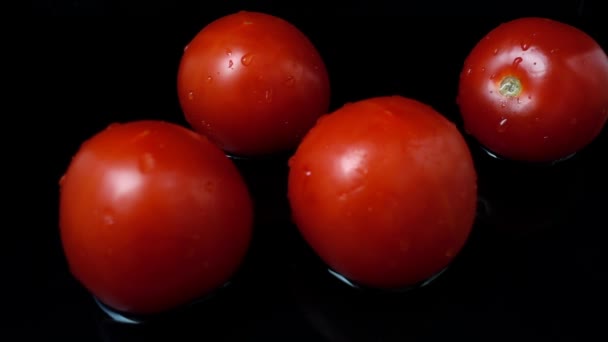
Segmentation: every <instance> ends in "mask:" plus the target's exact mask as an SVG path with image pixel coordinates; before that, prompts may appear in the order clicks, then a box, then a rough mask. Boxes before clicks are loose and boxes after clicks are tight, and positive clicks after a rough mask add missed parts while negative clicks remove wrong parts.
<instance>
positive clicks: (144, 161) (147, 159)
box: [139, 153, 156, 173]
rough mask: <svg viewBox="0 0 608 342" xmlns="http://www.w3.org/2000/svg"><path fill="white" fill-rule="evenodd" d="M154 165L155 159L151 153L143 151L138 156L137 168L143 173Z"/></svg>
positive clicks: (150, 169)
mask: <svg viewBox="0 0 608 342" xmlns="http://www.w3.org/2000/svg"><path fill="white" fill-rule="evenodd" d="M155 166H156V160H155V159H154V156H153V155H152V153H144V154H142V155H141V157H139V170H140V171H141V172H143V173H147V172H150V171H152V170H153V169H154V167H155Z"/></svg>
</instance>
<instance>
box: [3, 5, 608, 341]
mask: <svg viewBox="0 0 608 342" xmlns="http://www.w3.org/2000/svg"><path fill="white" fill-rule="evenodd" d="M202 3H208V2H202V1H201V2H200V3H199V4H197V5H194V4H188V5H183V6H182V5H180V4H178V3H170V2H160V1H155V2H154V1H153V2H143V1H135V2H124V4H121V5H118V4H117V3H110V2H104V1H101V0H97V1H90V2H87V1H77V2H57V1H55V2H54V1H46V2H44V1H38V2H37V6H35V8H34V9H35V10H36V12H37V13H43V14H49V13H55V14H90V13H105V14H141V13H143V14H157V15H162V14H167V16H158V17H151V16H147V17H144V18H136V17H130V18H125V17H122V18H86V19H83V18H68V19H62V20H59V19H52V18H51V19H49V18H42V19H36V20H33V21H32V30H33V32H35V34H32V35H29V36H27V42H28V45H29V47H28V50H27V51H28V54H29V57H30V58H31V60H32V61H31V62H30V63H29V67H28V70H29V71H30V72H31V76H30V77H31V79H28V82H31V85H30V86H29V88H28V89H26V90H24V91H26V92H27V93H28V96H29V97H30V98H31V103H26V104H25V107H26V108H27V112H28V113H29V114H28V116H27V118H28V119H29V120H28V121H30V126H31V124H32V123H35V125H34V126H35V127H32V128H31V131H30V133H31V136H33V137H34V138H35V141H34V143H35V144H37V147H36V148H35V149H36V155H37V156H45V157H46V160H48V162H39V161H34V164H36V165H37V166H36V167H33V168H30V169H29V171H27V172H34V175H33V176H31V177H30V176H28V177H29V178H28V179H29V180H28V182H27V184H28V186H30V187H31V191H30V192H29V194H35V196H33V195H28V196H29V197H28V198H29V201H26V200H24V201H22V202H20V203H23V204H24V205H25V206H27V207H28V208H31V207H33V205H40V207H39V208H40V209H38V211H37V215H31V213H30V215H29V216H23V218H24V219H25V221H23V223H22V227H23V229H22V230H21V231H20V233H22V234H19V238H20V239H22V240H19V241H18V243H14V244H13V243H10V245H14V248H9V250H10V251H11V252H12V251H13V249H14V250H15V254H14V255H11V256H10V258H9V259H10V260H11V263H12V264H13V265H17V266H16V267H14V269H15V271H14V272H15V273H14V274H15V275H14V276H10V275H9V276H8V277H9V278H10V279H13V280H10V279H9V280H8V282H9V283H10V284H9V285H14V287H11V288H10V291H11V292H7V293H8V295H7V296H8V297H10V298H9V302H11V303H12V302H14V303H15V304H16V309H15V310H12V311H11V312H10V315H9V318H8V320H6V319H5V320H4V323H6V326H7V328H17V331H18V334H20V335H16V336H21V337H20V338H8V337H4V336H0V339H1V340H6V341H9V340H10V341H13V340H14V341H20V340H28V337H30V336H35V337H34V339H35V340H40V339H44V340H51V339H55V338H56V339H57V340H62V341H72V340H74V341H112V342H115V341H176V342H179V341H337V342H341V341H445V340H460V339H462V340H465V341H471V340H474V341H520V340H536V341H562V340H563V341H595V340H604V338H605V336H603V335H605V332H604V331H603V328H602V327H603V325H604V323H605V316H606V315H605V312H604V311H605V308H606V304H608V303H607V302H606V298H607V297H606V288H608V268H607V265H608V264H607V263H606V261H607V260H606V259H607V258H606V256H607V255H608V252H607V251H606V247H605V246H606V241H607V240H606V238H607V237H608V234H606V230H607V229H606V228H607V227H608V219H607V218H606V210H607V208H608V201H607V200H606V194H607V193H608V180H606V175H607V174H608V167H607V166H606V156H607V153H608V134H607V132H606V129H604V132H603V133H602V135H601V136H600V137H599V138H598V139H597V140H596V141H595V142H594V143H593V144H592V145H591V146H589V147H588V148H586V149H585V150H583V151H581V152H580V153H578V154H576V155H575V156H573V157H572V158H570V159H568V160H565V161H562V162H559V163H555V164H554V165H526V164H520V163H514V162H510V161H505V160H497V159H495V158H493V157H491V156H489V155H488V154H487V153H486V152H485V151H484V150H483V149H482V148H481V147H480V146H478V145H477V144H476V143H475V142H474V141H473V140H472V139H470V140H469V142H470V146H471V150H472V152H473V155H474V157H475V163H476V168H477V170H478V175H479V196H480V201H479V206H478V216H477V220H476V223H475V227H474V231H473V234H472V235H471V237H470V239H469V242H468V243H467V245H466V247H465V249H464V250H463V251H462V253H461V254H460V255H458V257H457V259H456V260H455V262H454V263H453V264H452V265H451V266H450V267H449V268H448V269H447V270H446V271H445V272H444V273H443V274H441V275H440V276H439V277H438V278H437V279H436V280H435V281H433V282H432V283H430V284H429V285H427V286H425V287H423V288H420V289H416V290H413V291H408V292H403V293H384V292H375V291H362V290H358V289H355V288H351V287H349V286H347V285H345V284H344V283H342V282H340V281H339V280H337V279H336V278H335V277H333V276H332V275H331V274H330V273H329V272H328V270H327V268H326V267H325V266H324V265H323V264H322V263H321V262H320V261H319V260H318V259H317V258H316V257H315V255H314V254H313V253H312V252H311V251H310V249H309V248H308V247H307V246H306V244H305V243H304V242H303V241H302V239H301V237H300V236H299V235H298V232H297V230H296V228H295V227H294V226H293V225H292V224H291V223H290V220H289V210H288V209H289V208H288V203H287V200H286V177H287V170H288V169H287V159H288V157H289V154H287V155H284V156H275V157H272V158H268V159H264V160H255V161H254V160H234V162H235V163H236V164H237V166H238V167H239V169H240V170H241V171H242V174H243V175H244V177H245V178H246V180H247V183H248V185H249V187H250V190H251V192H252V194H253V196H254V198H255V206H256V220H257V221H256V226H255V236H254V241H253V244H252V247H251V250H250V253H249V255H248V257H247V260H246V261H245V264H244V265H243V267H242V269H241V270H240V272H239V274H237V275H236V276H235V278H234V279H233V281H232V282H231V283H230V284H229V285H228V286H227V287H226V288H224V289H222V290H221V291H218V292H217V293H215V295H214V296H212V297H210V298H208V299H206V300H204V301H201V302H200V303H197V304H196V305H193V306H192V307H190V308H187V309H184V310H182V311H180V312H175V313H169V314H167V315H166V316H163V317H159V318H157V319H152V320H150V321H149V322H147V323H145V324H125V323H120V322H117V321H115V320H112V318H111V317H110V316H109V315H107V314H106V313H104V311H103V310H101V309H100V307H99V306H98V305H97V303H96V302H95V299H94V298H93V297H92V296H91V295H90V294H88V293H87V292H86V291H85V290H84V289H83V288H82V287H81V286H80V285H79V284H78V283H77V282H76V281H75V280H74V279H73V278H72V277H71V276H70V274H69V271H68V269H67V266H66V263H65V260H64V259H63V254H62V251H61V245H60V242H59V237H58V227H57V214H58V212H57V196H58V185H57V181H58V180H59V177H60V175H61V174H62V173H63V171H64V170H65V168H66V167H67V165H68V163H69V161H70V158H71V156H72V155H73V154H74V153H75V152H76V150H77V148H78V146H79V145H80V143H81V142H82V141H83V140H85V139H87V138H88V137H90V136H91V135H93V134H94V133H96V132H98V131H99V130H101V129H103V128H104V127H106V126H107V125H108V124H109V123H111V122H114V121H127V120H136V119H142V118H153V119H163V120H168V121H172V122H177V123H181V124H184V125H185V121H184V119H183V117H182V115H181V112H180V110H179V106H178V103H177V94H176V89H175V86H176V85H175V75H176V68H177V64H178V62H179V58H180V56H181V52H182V51H183V46H185V45H186V43H187V42H188V41H189V40H190V39H191V38H192V37H193V36H194V34H196V32H198V30H200V29H201V28H202V27H203V26H204V25H206V24H207V23H209V22H210V21H211V20H213V19H215V18H217V17H219V16H221V15H223V14H227V13H230V12H235V11H238V10H240V9H242V8H246V9H259V10H265V11H267V12H269V13H273V14H277V15H281V16H283V17H285V18H286V19H289V20H290V21H292V22H293V23H294V24H296V25H297V26H298V27H300V28H301V29H302V31H304V32H305V33H306V34H307V35H308V36H309V37H310V39H311V40H312V41H313V43H315V45H316V46H317V47H318V49H319V50H320V52H321V54H322V55H323V57H324V59H325V61H326V64H327V67H328V69H329V71H330V77H331V82H332V92H333V94H332V109H335V108H337V107H339V106H341V105H342V104H343V103H345V102H349V101H355V100H358V99H362V98H365V97H371V96H376V95H386V94H401V95H404V96H410V97H414V98H417V99H419V100H421V101H424V102H427V103H429V104H431V105H432V106H433V107H435V108H436V109H437V110H439V111H440V112H442V113H443V114H444V115H446V117H448V118H449V119H450V120H453V121H454V122H456V123H457V124H458V125H460V124H461V122H460V119H459V115H458V110H457V107H456V103H455V95H456V90H457V82H458V74H459V72H460V68H461V67H462V62H463V60H464V58H465V56H466V54H467V53H468V51H469V50H470V49H471V48H472V47H473V45H474V44H475V43H476V42H477V40H479V39H480V38H481V37H482V36H483V35H484V34H485V33H486V32H487V31H488V30H489V29H491V28H493V27H494V26H496V25H497V24H499V23H500V22H502V21H505V20H508V19H510V18H515V17H518V16H520V15H527V14H536V15H546V16H548V17H553V18H556V19H560V20H563V21H566V22H569V23H572V24H573V25H576V26H577V27H580V28H582V29H584V30H586V31H587V32H588V33H589V34H591V35H592V36H593V37H594V38H596V39H597V40H598V41H599V42H600V43H601V44H602V45H603V46H604V47H605V48H608V25H607V24H606V20H605V19H603V18H599V17H589V16H586V15H585V14H586V13H591V12H594V11H596V10H595V9H597V8H598V7H597V5H596V2H592V1H584V2H583V1H565V2H563V3H560V4H559V5H558V4H554V5H552V6H551V7H543V6H542V5H540V4H539V3H540V2H538V3H537V2H530V5H529V7H528V9H527V10H523V11H522V12H518V9H520V8H521V7H524V5H523V3H521V4H520V3H518V4H514V5H513V7H514V8H510V9H508V10H506V13H502V16H501V17H493V18H467V19H465V20H463V19H462V18H460V19H459V18H439V17H429V18H403V17H402V18H398V17H392V18H386V17H385V18H382V17H380V16H372V17H355V16H353V15H352V14H353V13H354V14H363V13H365V12H366V11H368V12H372V11H378V12H381V11H384V14H408V12H407V9H403V10H401V9H398V7H397V6H394V7H391V6H389V5H388V2H383V1H379V2H374V4H373V5H371V4H366V3H364V2H357V3H356V4H351V5H343V7H336V8H331V9H330V8H327V9H326V13H325V14H326V15H325V16H321V15H319V16H318V17H316V18H315V17H311V16H304V15H302V13H303V12H307V11H310V12H312V9H311V8H317V9H320V8H321V6H318V7H314V6H313V7H309V6H308V5H307V3H306V4H304V2H302V3H299V2H298V3H295V2H294V3H293V8H291V9H289V8H288V6H287V5H285V4H282V5H280V6H279V7H272V4H270V3H269V2H260V3H261V4H260V5H259V7H258V8H256V5H254V4H249V5H247V6H245V5H242V4H239V3H238V2H221V3H222V4H221V5H218V7H215V8H213V6H212V5H211V4H207V5H203V4H202ZM209 3H211V2H209ZM218 3H219V2H218ZM227 3H231V4H227ZM251 3H253V2H251ZM285 3H287V2H285ZM404 3H405V2H404ZM581 3H582V6H581ZM129 4H131V5H129ZM413 4H418V3H413ZM433 4H435V5H436V6H435V8H437V10H438V11H440V8H443V9H444V10H446V11H447V10H449V9H454V7H455V5H446V6H447V7H441V6H440V5H439V4H437V3H436V2H432V1H431V2H424V4H422V3H420V4H418V5H412V6H413V7H415V6H418V7H416V8H417V9H426V10H427V11H426V12H428V13H431V10H432V9H433ZM311 6H312V5H311ZM403 6H404V5H403ZM450 6H453V7H450ZM462 6H463V7H462V8H461V9H467V8H474V5H473V4H472V3H471V4H470V5H467V2H464V3H462ZM467 6H469V7H467ZM497 6H499V5H497ZM525 6H528V5H525ZM413 7H412V8H413ZM497 8H498V7H497ZM194 9H196V13H194V14H196V15H195V16H194V17H192V14H193V13H192V12H193V10H194ZM497 11H498V9H497ZM186 14H190V16H187V15H186ZM340 14H343V16H339V15H340ZM581 14H582V15H581ZM30 126H28V127H30ZM47 137H48V138H47ZM27 155H28V156H29V154H27ZM32 158H34V157H31V158H30V157H28V158H26V159H28V160H27V161H29V162H32V160H31V159H32ZM41 165H43V166H41ZM24 172H26V171H24ZM41 189H43V190H41ZM32 196H33V197H35V198H33V199H32ZM26 227H27V228H26ZM9 247H13V246H9ZM9 271H10V272H13V268H9ZM7 336H8V335H7ZM11 336H12V335H11Z"/></svg>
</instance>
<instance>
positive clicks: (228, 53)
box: [226, 49, 232, 57]
mask: <svg viewBox="0 0 608 342" xmlns="http://www.w3.org/2000/svg"><path fill="white" fill-rule="evenodd" d="M226 56H228V57H230V56H232V50H230V49H226Z"/></svg>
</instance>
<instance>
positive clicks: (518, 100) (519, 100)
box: [516, 96, 521, 104]
mask: <svg viewBox="0 0 608 342" xmlns="http://www.w3.org/2000/svg"><path fill="white" fill-rule="evenodd" d="M516 100H517V104H521V99H520V98H519V96H518V97H516Z"/></svg>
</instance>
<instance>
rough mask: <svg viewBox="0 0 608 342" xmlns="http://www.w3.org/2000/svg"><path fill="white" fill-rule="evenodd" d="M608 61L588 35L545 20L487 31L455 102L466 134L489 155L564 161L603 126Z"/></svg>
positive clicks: (474, 51) (466, 67) (607, 108)
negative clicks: (475, 140) (473, 138)
mask: <svg viewBox="0 0 608 342" xmlns="http://www.w3.org/2000/svg"><path fill="white" fill-rule="evenodd" d="M607 89H608V57H607V56H606V53H605V51H604V50H602V48H601V46H600V45H599V44H598V43H597V42H596V41H595V40H594V39H593V38H592V37H591V36H589V35H588V34H586V33H585V32H583V31H582V30H580V29H578V28H575V27H573V26H571V25H568V24H565V23H561V22H558V21H555V20H551V19H545V18H521V19H516V20H512V21H509V22H507V23H504V24H502V25H500V26H498V27H496V28H495V29H493V30H491V31H490V32H489V33H488V34H487V35H486V36H485V37H484V38H483V39H482V40H481V41H479V42H478V43H477V45H476V46H475V47H474V48H473V49H472V51H471V52H470V54H469V55H468V56H467V58H466V60H465V62H464V67H463V70H462V73H461V75H460V83H459V90H458V98H457V102H458V105H459V108H460V112H461V114H462V117H463V121H464V124H465V127H466V130H467V131H468V132H469V133H470V134H471V135H472V136H473V137H475V138H476V139H477V140H478V141H479V143H480V144H481V145H483V146H484V147H485V148H486V149H487V150H489V151H490V152H492V153H493V154H495V155H497V156H499V157H503V158H507V159H513V160H519V161H526V162H549V161H555V160H559V159H563V158H566V157H568V156H570V155H572V154H574V153H576V152H578V151H580V150H581V149H583V148H584V147H586V146H587V145H589V144H590V143H591V142H592V141H593V140H594V139H595V138H596V137H597V136H598V135H599V134H600V132H601V131H602V129H603V127H604V125H605V123H606V120H607V119H608V91H607Z"/></svg>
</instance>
